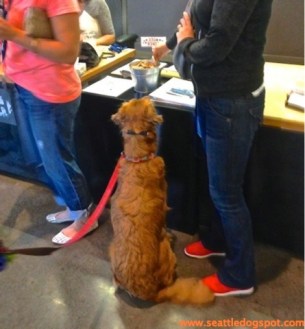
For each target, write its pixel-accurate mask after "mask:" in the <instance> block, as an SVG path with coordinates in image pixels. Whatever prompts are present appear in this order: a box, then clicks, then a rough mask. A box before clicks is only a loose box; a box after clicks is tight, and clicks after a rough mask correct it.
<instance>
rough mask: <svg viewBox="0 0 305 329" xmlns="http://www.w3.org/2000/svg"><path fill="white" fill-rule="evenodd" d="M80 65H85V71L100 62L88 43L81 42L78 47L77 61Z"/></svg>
mask: <svg viewBox="0 0 305 329" xmlns="http://www.w3.org/2000/svg"><path fill="white" fill-rule="evenodd" d="M78 61H79V62H80V63H86V65H87V69H90V68H92V67H95V66H97V65H98V63H99V62H100V59H99V56H98V53H97V52H96V50H95V49H94V48H93V47H92V45H90V43H88V42H82V43H81V45H80V52H79V60H78Z"/></svg>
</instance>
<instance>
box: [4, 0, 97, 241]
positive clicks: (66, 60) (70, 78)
mask: <svg viewBox="0 0 305 329" xmlns="http://www.w3.org/2000/svg"><path fill="white" fill-rule="evenodd" d="M8 3H9V5H10V7H9V8H5V9H6V10H7V11H8V14H7V17H6V19H4V18H0V23H1V24H0V40H1V41H3V40H6V42H7V47H6V48H5V49H6V51H5V56H4V61H3V68H4V72H5V76H6V77H7V79H9V80H10V81H12V82H13V83H14V86H15V87H16V90H17V95H18V96H17V98H18V106H17V112H16V114H17V115H16V120H17V121H18V122H17V124H18V131H19V135H20V140H21V143H22V149H23V151H24V155H25V160H26V162H27V164H31V165H32V166H34V167H36V169H37V175H38V178H39V179H40V180H42V181H43V182H45V183H46V184H47V185H48V187H50V188H51V189H52V191H53V193H54V195H55V198H56V200H57V202H58V204H59V205H62V206H64V207H65V208H64V209H63V210H62V211H59V212H55V213H52V214H49V215H47V216H46V220H47V221H48V222H50V223H54V224H58V223H63V222H72V223H71V224H70V225H69V226H68V227H65V228H64V229H62V230H61V231H60V232H59V233H58V234H56V235H55V236H54V237H53V238H52V241H53V242H54V243H56V244H65V243H67V242H68V241H69V240H71V239H73V237H75V236H76V235H77V233H78V232H79V231H80V230H81V228H82V227H83V226H84V225H85V223H86V222H87V220H88V217H89V214H90V208H91V202H92V200H91V196H90V193H89V189H88V186H87V183H86V180H85V177H84V175H83V173H82V172H81V170H80V168H79V166H78V165H77V161H76V155H75V150H74V124H75V117H76V114H77V111H78V108H79V104H80V97H81V92H82V86H81V81H80V78H79V76H78V75H77V73H76V70H75V68H74V63H75V61H76V59H77V56H78V54H79V42H80V37H79V36H80V30H79V14H80V7H79V4H78V1H77V0H52V1H48V0H40V1H39V8H37V6H35V5H33V1H31V0H24V1H17V2H15V1H14V3H13V5H12V1H8ZM31 12H32V14H33V13H36V15H38V14H39V13H40V15H41V13H44V14H45V16H47V19H48V20H49V21H50V23H51V24H50V25H51V26H52V34H53V38H51V39H50V38H49V35H48V34H44V35H42V34H41V33H38V34H37V33H36V34H35V32H31V33H29V31H27V30H26V25H25V24H24V20H25V19H26V17H28V16H27V13H31ZM38 22H39V20H35V21H31V25H32V26H35V24H39V23H38ZM36 30H38V32H41V31H40V26H39V25H38V26H36ZM44 36H45V37H44ZM97 226H98V224H97V223H95V224H94V225H93V226H92V227H91V230H93V229H95V228H97Z"/></svg>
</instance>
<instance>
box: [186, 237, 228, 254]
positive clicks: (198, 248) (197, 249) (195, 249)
mask: <svg viewBox="0 0 305 329" xmlns="http://www.w3.org/2000/svg"><path fill="white" fill-rule="evenodd" d="M184 253H185V254H186V255H187V256H189V257H193V258H207V257H211V256H225V255H226V254H225V253H224V252H219V251H212V250H209V249H207V248H205V246H204V245H203V244H202V242H201V241H197V242H193V243H190V244H189V245H187V246H186V247H185V248H184Z"/></svg>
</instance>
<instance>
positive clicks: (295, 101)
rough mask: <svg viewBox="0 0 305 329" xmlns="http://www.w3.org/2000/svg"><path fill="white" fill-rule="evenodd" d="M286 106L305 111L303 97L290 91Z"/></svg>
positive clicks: (304, 99)
mask: <svg viewBox="0 0 305 329" xmlns="http://www.w3.org/2000/svg"><path fill="white" fill-rule="evenodd" d="M287 105H288V106H292V107H294V108H297V109H300V110H303V111H304V110H305V95H304V94H300V93H298V92H294V91H292V92H291V93H290V94H289V95H288V99H287Z"/></svg>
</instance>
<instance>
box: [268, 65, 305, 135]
mask: <svg viewBox="0 0 305 329" xmlns="http://www.w3.org/2000/svg"><path fill="white" fill-rule="evenodd" d="M265 87H266V105H265V112H264V125H266V126H273V127H278V128H282V129H288V130H293V131H299V132H304V112H303V111H300V110H295V109H291V108H289V107H286V105H285V102H286V99H287V94H288V93H289V92H290V91H291V90H292V89H295V88H298V89H302V90H303V91H304V65H291V64H281V63H269V62H268V63H266V64H265Z"/></svg>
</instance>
